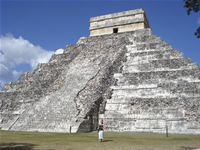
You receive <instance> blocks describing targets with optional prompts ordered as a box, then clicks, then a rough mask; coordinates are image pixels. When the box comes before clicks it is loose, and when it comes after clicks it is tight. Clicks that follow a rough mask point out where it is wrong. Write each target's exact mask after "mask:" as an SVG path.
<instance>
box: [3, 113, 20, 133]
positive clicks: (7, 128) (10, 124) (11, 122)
mask: <svg viewBox="0 0 200 150" xmlns="http://www.w3.org/2000/svg"><path fill="white" fill-rule="evenodd" d="M18 119H19V116H17V117H15V118H14V119H13V120H9V121H8V122H7V123H6V124H4V125H3V127H2V129H1V130H9V129H10V128H11V127H12V125H13V124H14V123H15V122H16V121H17V120H18Z"/></svg>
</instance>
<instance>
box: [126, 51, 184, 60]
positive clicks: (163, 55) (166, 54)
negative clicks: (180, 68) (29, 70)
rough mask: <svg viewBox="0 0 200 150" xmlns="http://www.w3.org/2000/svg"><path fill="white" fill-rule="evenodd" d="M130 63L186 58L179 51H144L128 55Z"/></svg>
mask: <svg viewBox="0 0 200 150" xmlns="http://www.w3.org/2000/svg"><path fill="white" fill-rule="evenodd" d="M126 56H127V59H128V62H130V63H131V62H135V61H142V60H161V59H177V58H185V57H184V55H183V53H181V52H180V51H179V50H177V49H170V50H165V51H159V50H158V51H146V52H144V51H142V52H137V53H127V55H126Z"/></svg>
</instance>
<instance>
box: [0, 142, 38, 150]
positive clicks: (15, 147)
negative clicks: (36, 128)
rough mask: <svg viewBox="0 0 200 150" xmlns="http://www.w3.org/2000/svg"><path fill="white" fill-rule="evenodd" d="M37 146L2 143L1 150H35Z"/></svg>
mask: <svg viewBox="0 0 200 150" xmlns="http://www.w3.org/2000/svg"><path fill="white" fill-rule="evenodd" d="M34 146H36V145H35V144H29V143H1V144H0V149H1V150H33V148H34Z"/></svg>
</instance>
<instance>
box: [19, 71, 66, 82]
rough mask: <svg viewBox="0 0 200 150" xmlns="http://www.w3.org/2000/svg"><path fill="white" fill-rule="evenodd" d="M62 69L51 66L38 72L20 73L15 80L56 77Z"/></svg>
mask: <svg viewBox="0 0 200 150" xmlns="http://www.w3.org/2000/svg"><path fill="white" fill-rule="evenodd" d="M63 70H64V69H62V68H60V69H57V68H52V69H51V70H48V71H47V70H46V71H39V72H25V73H22V74H21V76H20V78H19V79H18V81H17V82H23V81H37V80H40V81H42V80H51V79H56V78H57V77H58V76H59V75H60V74H61V73H62V71H63Z"/></svg>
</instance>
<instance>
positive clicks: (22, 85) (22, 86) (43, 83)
mask: <svg viewBox="0 0 200 150" xmlns="http://www.w3.org/2000/svg"><path fill="white" fill-rule="evenodd" d="M53 82H54V80H53V79H51V80H40V81H23V82H7V83H6V85H5V86H4V91H6V92H14V91H24V90H30V89H46V88H48V87H49V86H50V84H52V83H53Z"/></svg>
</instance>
